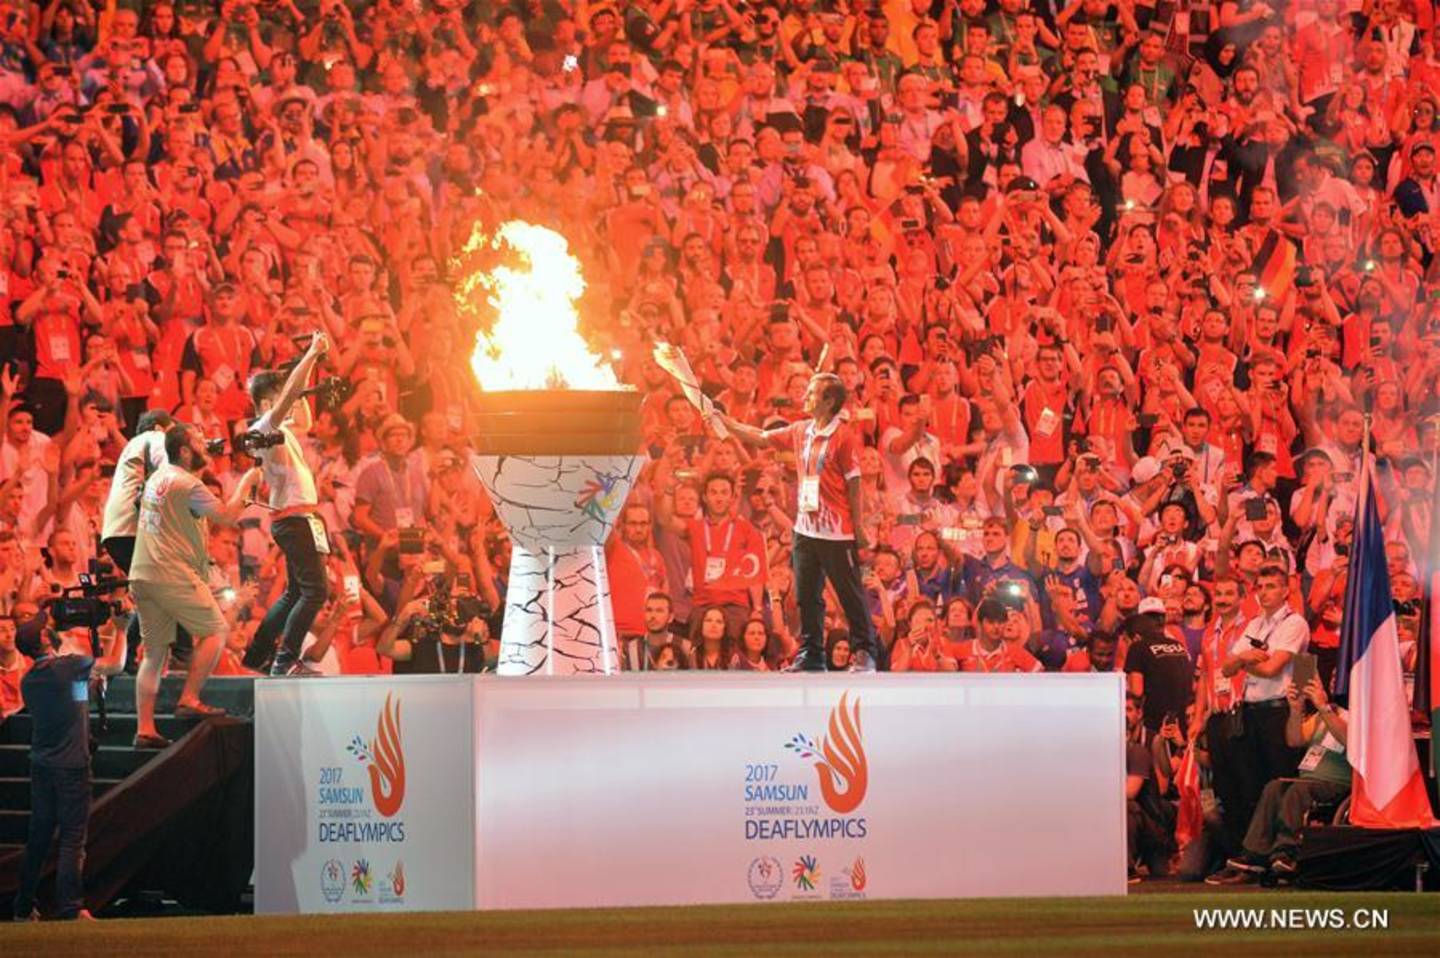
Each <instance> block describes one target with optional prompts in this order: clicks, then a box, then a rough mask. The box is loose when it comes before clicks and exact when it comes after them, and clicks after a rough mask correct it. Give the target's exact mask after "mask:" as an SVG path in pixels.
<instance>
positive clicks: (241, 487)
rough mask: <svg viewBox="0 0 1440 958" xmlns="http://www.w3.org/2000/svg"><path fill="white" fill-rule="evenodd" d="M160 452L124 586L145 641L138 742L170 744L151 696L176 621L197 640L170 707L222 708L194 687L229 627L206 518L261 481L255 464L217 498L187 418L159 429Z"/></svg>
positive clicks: (224, 515)
mask: <svg viewBox="0 0 1440 958" xmlns="http://www.w3.org/2000/svg"><path fill="white" fill-rule="evenodd" d="M165 455H166V458H167V459H168V460H169V461H168V462H167V463H166V464H165V465H164V466H162V467H161V468H160V469H159V470H158V471H157V472H156V473H155V474H154V475H153V476H151V477H150V480H149V481H148V482H146V484H145V493H144V495H143V497H142V498H141V503H140V524H139V535H138V536H136V539H135V559H134V562H133V563H132V564H131V567H130V591H131V593H132V594H133V595H134V597H135V607H136V609H137V610H138V612H139V614H140V640H141V642H142V643H143V644H144V647H145V658H144V660H143V661H142V662H141V663H140V674H139V677H138V679H137V681H136V683H135V699H136V711H137V712H138V713H139V716H140V718H139V723H138V726H137V730H136V734H135V747H136V748H164V747H165V746H166V745H168V744H170V743H169V742H168V741H167V740H166V739H164V738H163V737H162V736H161V735H160V733H159V732H158V731H157V730H156V728H155V696H156V693H157V692H158V691H159V689H160V676H161V674H162V673H163V672H164V670H165V662H166V660H167V659H168V658H169V655H170V646H171V645H172V644H173V643H174V641H175V629H176V627H177V626H184V627H185V628H186V629H187V630H188V631H189V632H190V634H191V635H193V636H196V637H197V640H196V643H195V655H194V657H193V658H192V659H191V662H190V668H189V671H188V672H187V673H186V676H185V688H184V689H183V690H182V691H181V693H180V701H179V703H178V704H177V705H176V708H175V714H176V715H177V716H179V717H181V718H204V717H207V716H212V715H220V714H223V712H224V710H223V709H220V708H216V707H214V706H210V705H206V704H205V703H203V702H201V701H200V689H201V688H202V687H203V686H204V684H205V680H206V679H208V678H209V677H210V673H211V671H212V670H213V669H214V668H215V663H216V661H218V660H219V658H220V653H221V651H222V650H223V649H224V646H225V637H226V633H227V631H228V628H229V627H228V626H227V624H226V622H225V617H224V614H223V613H222V612H221V610H220V606H219V603H218V602H216V600H215V596H214V594H213V593H212V592H211V591H210V586H209V584H208V583H207V581H206V575H207V573H208V568H209V564H210V556H209V550H208V549H207V548H206V526H207V522H208V521H210V520H214V521H216V522H220V523H222V524H224V525H234V524H235V521H236V519H237V518H238V517H239V515H240V513H241V511H243V510H244V509H245V506H246V504H247V501H248V500H249V498H250V495H251V493H252V492H253V491H254V489H255V487H256V485H257V484H258V483H259V482H260V470H259V469H251V470H249V471H247V472H246V473H245V475H244V476H242V477H241V479H240V481H239V483H238V484H236V486H235V491H234V492H233V493H231V495H230V499H229V501H227V502H223V503H222V502H221V501H220V500H219V499H218V498H217V497H216V496H215V494H214V493H212V492H211V491H210V490H209V489H208V488H207V487H206V486H205V484H204V483H203V482H201V480H200V473H201V472H202V471H203V470H204V469H205V467H206V466H207V465H209V462H210V458H209V456H208V454H207V453H206V451H205V440H204V438H203V437H202V436H201V435H200V432H199V430H197V429H195V428H193V427H191V426H187V425H183V424H182V425H177V426H175V427H174V428H173V429H171V430H170V431H169V432H168V433H166V434H165ZM201 636H203V637H204V638H199V637H201Z"/></svg>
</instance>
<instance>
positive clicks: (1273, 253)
mask: <svg viewBox="0 0 1440 958" xmlns="http://www.w3.org/2000/svg"><path fill="white" fill-rule="evenodd" d="M1297 259H1298V251H1297V250H1296V248H1295V244H1294V243H1293V242H1292V241H1291V240H1290V239H1289V238H1288V237H1285V236H1282V235H1280V232H1279V231H1278V230H1273V229H1272V230H1267V231H1266V232H1265V241H1264V242H1263V243H1261V244H1260V248H1259V249H1258V250H1256V251H1255V261H1254V262H1252V263H1251V264H1250V268H1251V269H1252V270H1253V271H1254V273H1255V276H1256V277H1257V278H1258V280H1259V283H1260V287H1261V288H1262V289H1264V290H1265V296H1266V298H1268V299H1270V300H1271V301H1272V302H1278V301H1280V300H1281V299H1283V298H1284V297H1285V295H1286V294H1287V293H1289V292H1290V288H1291V286H1292V285H1293V284H1294V282H1295V265H1296V261H1297Z"/></svg>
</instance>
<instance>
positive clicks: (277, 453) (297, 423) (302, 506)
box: [245, 333, 330, 675]
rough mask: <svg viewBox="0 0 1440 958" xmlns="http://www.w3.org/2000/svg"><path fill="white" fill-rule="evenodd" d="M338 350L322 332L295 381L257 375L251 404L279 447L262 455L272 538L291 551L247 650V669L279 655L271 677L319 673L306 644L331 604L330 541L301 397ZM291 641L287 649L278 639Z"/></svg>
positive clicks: (292, 376) (262, 429)
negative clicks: (306, 657)
mask: <svg viewBox="0 0 1440 958" xmlns="http://www.w3.org/2000/svg"><path fill="white" fill-rule="evenodd" d="M329 348H330V345H329V342H328V341H327V340H326V338H325V334H324V333H316V334H315V336H314V338H312V339H311V340H310V348H309V349H307V350H306V351H305V355H303V356H302V357H300V361H299V362H298V363H296V364H295V368H293V369H292V370H290V373H289V375H288V376H282V375H281V374H280V373H279V372H275V371H271V370H265V371H263V372H258V373H256V374H255V375H254V376H251V377H250V400H251V401H252V402H253V403H255V408H256V409H258V410H259V411H260V418H258V419H256V420H255V421H254V422H252V423H251V424H250V431H251V432H252V433H258V434H260V435H261V436H264V437H266V438H267V439H271V440H273V438H274V437H279V442H278V443H277V444H275V445H272V446H266V447H264V448H262V449H259V450H258V454H259V459H260V468H261V470H262V471H263V472H264V475H265V483H266V485H267V486H269V488H270V508H271V509H273V510H274V512H273V513H272V514H271V517H270V534H271V535H272V536H273V537H274V539H275V544H276V545H277V546H279V547H280V551H281V552H283V553H284V554H285V592H284V594H283V595H281V596H280V598H279V600H277V601H276V602H275V604H274V605H272V606H271V607H270V610H269V611H268V612H266V613H265V618H264V619H263V620H262V621H261V623H260V628H258V629H257V630H256V631H255V638H254V640H253V641H252V642H251V643H250V648H249V650H248V651H247V652H246V653H245V665H246V666H247V667H249V668H252V669H259V668H263V667H264V665H265V662H266V660H267V659H269V658H270V656H271V653H272V652H273V653H274V655H275V661H274V664H272V665H271V667H270V674H271V675H304V674H307V673H309V672H311V671H312V670H311V669H309V668H307V667H306V666H305V665H304V664H303V663H302V662H301V659H300V645H301V643H302V642H303V641H304V640H305V633H307V632H309V631H310V626H311V624H313V623H314V621H315V616H317V615H319V613H320V610H321V609H322V608H324V607H325V598H326V580H325V557H326V556H327V555H329V554H330V541H329V538H328V537H327V535H326V532H325V520H324V519H322V518H321V517H320V511H319V504H318V500H317V498H316V494H315V476H314V475H313V474H312V473H311V472H310V466H309V464H308V463H307V462H306V461H305V450H304V447H303V446H301V444H300V439H299V437H300V436H303V435H304V434H305V433H307V432H309V430H310V425H311V421H310V404H309V403H308V402H306V401H305V399H304V398H303V397H302V396H301V393H302V392H303V390H304V389H305V383H306V381H307V380H308V379H309V378H310V373H311V372H312V371H313V370H314V369H315V364H316V363H318V362H319V361H320V357H321V356H323V355H325V352H326V350H328V349H329ZM282 635H283V636H284V640H283V641H282V642H281V644H280V650H279V651H278V652H275V640H276V639H277V638H280V637H281V636H282Z"/></svg>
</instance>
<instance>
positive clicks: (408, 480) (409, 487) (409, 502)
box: [380, 458, 415, 511]
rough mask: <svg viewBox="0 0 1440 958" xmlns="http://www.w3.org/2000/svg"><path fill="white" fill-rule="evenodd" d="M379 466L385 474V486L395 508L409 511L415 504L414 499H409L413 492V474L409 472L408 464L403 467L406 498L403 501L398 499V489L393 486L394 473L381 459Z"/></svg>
mask: <svg viewBox="0 0 1440 958" xmlns="http://www.w3.org/2000/svg"><path fill="white" fill-rule="evenodd" d="M380 465H381V466H383V467H384V469H383V472H384V473H385V485H386V486H388V487H389V489H390V497H391V498H392V499H394V500H395V508H396V509H410V508H411V507H412V506H413V505H414V502H415V500H414V499H412V498H410V497H411V496H412V495H413V494H414V492H415V476H414V474H413V473H411V472H410V465H409V463H406V465H405V493H406V498H405V499H404V500H403V501H402V500H401V498H400V487H399V486H397V485H395V473H394V472H393V471H391V469H390V463H388V462H386V461H385V460H384V459H383V458H382V459H381V460H380ZM412 511H413V510H412Z"/></svg>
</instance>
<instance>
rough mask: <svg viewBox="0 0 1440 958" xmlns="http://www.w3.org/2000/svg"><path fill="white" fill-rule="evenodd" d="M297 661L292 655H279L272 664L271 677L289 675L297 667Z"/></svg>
mask: <svg viewBox="0 0 1440 958" xmlns="http://www.w3.org/2000/svg"><path fill="white" fill-rule="evenodd" d="M295 662H296V659H295V657H294V656H292V655H284V654H281V655H277V656H275V658H274V660H273V661H271V663H270V674H271V675H289V674H290V670H291V669H293V668H294V667H295Z"/></svg>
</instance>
